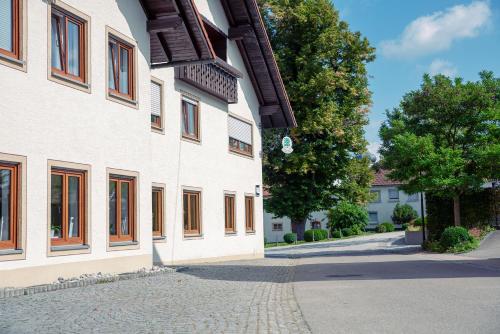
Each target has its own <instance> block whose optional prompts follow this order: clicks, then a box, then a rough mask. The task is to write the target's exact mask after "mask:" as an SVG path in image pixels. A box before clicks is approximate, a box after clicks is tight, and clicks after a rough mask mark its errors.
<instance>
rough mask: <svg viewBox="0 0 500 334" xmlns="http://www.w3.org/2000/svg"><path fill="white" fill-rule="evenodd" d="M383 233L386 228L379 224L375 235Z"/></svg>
mask: <svg viewBox="0 0 500 334" xmlns="http://www.w3.org/2000/svg"><path fill="white" fill-rule="evenodd" d="M385 232H387V228H386V227H385V225H382V224H380V225H378V226H377V233H385Z"/></svg>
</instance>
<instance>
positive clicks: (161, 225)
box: [0, 0, 295, 287]
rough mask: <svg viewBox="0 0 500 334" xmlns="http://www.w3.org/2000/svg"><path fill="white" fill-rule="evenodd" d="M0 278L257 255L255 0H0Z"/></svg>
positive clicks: (274, 100) (274, 101)
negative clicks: (0, 134)
mask: <svg viewBox="0 0 500 334" xmlns="http://www.w3.org/2000/svg"><path fill="white" fill-rule="evenodd" d="M0 94H1V98H0V120H1V121H0V130H1V133H2V136H1V139H0V200H1V202H0V287H4V286H12V287H14V286H27V285H33V284H41V283H47V282H51V281H54V280H56V279H57V278H58V277H60V276H62V277H72V276H78V275H80V274H83V273H93V272H114V273H116V272H125V271H131V270H137V269H139V268H142V267H150V266H151V265H152V264H153V263H161V264H178V263H189V262H201V261H212V260H221V259H237V258H255V257H261V256H263V242H262V240H263V224H262V221H263V216H262V212H263V209H262V196H260V194H259V189H260V186H261V184H262V174H261V170H262V167H261V166H262V163H261V131H262V129H265V128H271V127H290V126H294V125H295V119H294V117H293V113H292V111H291V108H290V104H289V102H288V98H287V96H286V92H285V90H284V87H283V83H282V81H281V77H280V75H279V71H278V68H277V66H276V62H275V60H274V57H273V54H272V50H271V47H270V44H269V41H268V40H267V36H266V33H265V30H264V27H263V24H262V21H261V18H260V16H259V12H258V8H257V4H256V2H255V0H221V1H211V0H210V1H207V0H165V1H155V0H141V1H135V0H133V1H132V0H117V1H76V0H64V1H60V0H52V1H28V0H6V1H1V2H0Z"/></svg>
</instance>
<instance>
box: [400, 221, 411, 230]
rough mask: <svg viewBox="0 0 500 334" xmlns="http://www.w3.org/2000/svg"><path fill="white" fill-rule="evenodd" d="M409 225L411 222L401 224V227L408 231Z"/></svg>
mask: <svg viewBox="0 0 500 334" xmlns="http://www.w3.org/2000/svg"><path fill="white" fill-rule="evenodd" d="M409 226H410V224H407V223H404V224H402V225H401V228H402V229H403V231H406V230H407V229H408V227H409Z"/></svg>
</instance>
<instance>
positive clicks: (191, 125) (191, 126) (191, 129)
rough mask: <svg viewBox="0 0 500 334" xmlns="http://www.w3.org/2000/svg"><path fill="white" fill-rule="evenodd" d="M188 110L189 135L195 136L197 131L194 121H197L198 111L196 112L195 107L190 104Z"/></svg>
mask: <svg viewBox="0 0 500 334" xmlns="http://www.w3.org/2000/svg"><path fill="white" fill-rule="evenodd" d="M187 110H188V133H189V134H190V135H193V136H195V135H196V132H195V131H196V130H195V124H194V123H195V122H194V119H195V113H196V110H195V107H194V106H193V105H192V104H190V103H188V104H187Z"/></svg>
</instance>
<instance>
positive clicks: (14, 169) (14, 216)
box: [0, 162, 21, 250]
mask: <svg viewBox="0 0 500 334" xmlns="http://www.w3.org/2000/svg"><path fill="white" fill-rule="evenodd" d="M0 169H4V170H9V171H10V172H11V182H10V183H11V184H10V186H11V189H10V197H11V198H10V225H9V231H10V238H9V240H4V241H0V250H2V249H17V248H18V217H19V212H18V211H19V202H18V201H19V191H20V189H19V187H20V184H19V179H20V176H21V175H20V168H19V164H18V163H8V162H0Z"/></svg>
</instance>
